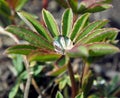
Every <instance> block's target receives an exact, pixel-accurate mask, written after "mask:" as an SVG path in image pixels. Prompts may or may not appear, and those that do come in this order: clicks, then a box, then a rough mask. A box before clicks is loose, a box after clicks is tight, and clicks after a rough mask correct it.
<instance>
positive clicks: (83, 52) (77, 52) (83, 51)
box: [67, 45, 89, 58]
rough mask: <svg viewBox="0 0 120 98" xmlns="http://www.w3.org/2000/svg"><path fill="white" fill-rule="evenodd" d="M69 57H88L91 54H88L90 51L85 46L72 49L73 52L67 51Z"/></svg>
mask: <svg viewBox="0 0 120 98" xmlns="http://www.w3.org/2000/svg"><path fill="white" fill-rule="evenodd" d="M67 55H68V56H69V57H74V58H76V57H88V56H89V53H88V49H87V47H85V46H82V45H80V46H76V47H74V48H72V49H71V50H69V51H67Z"/></svg>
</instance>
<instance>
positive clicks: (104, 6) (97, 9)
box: [85, 4, 112, 13]
mask: <svg viewBox="0 0 120 98" xmlns="http://www.w3.org/2000/svg"><path fill="white" fill-rule="evenodd" d="M111 7H112V5H111V4H94V5H93V6H91V7H89V8H88V9H87V10H85V12H92V13H95V12H100V11H104V10H106V9H109V8H111Z"/></svg>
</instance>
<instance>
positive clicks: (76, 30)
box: [70, 13, 90, 40]
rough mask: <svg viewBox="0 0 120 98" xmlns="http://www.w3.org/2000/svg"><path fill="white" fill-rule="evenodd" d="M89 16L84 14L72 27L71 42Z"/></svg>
mask: <svg viewBox="0 0 120 98" xmlns="http://www.w3.org/2000/svg"><path fill="white" fill-rule="evenodd" d="M89 16H90V14H89V13H86V14H83V15H81V16H80V17H79V18H78V19H77V20H76V22H75V24H74V26H73V30H72V33H71V36H70V38H71V40H73V39H74V38H75V36H77V35H78V34H79V32H80V31H81V30H82V29H83V28H84V27H85V26H86V23H87V21H88V18H89Z"/></svg>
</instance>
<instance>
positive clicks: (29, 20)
mask: <svg viewBox="0 0 120 98" xmlns="http://www.w3.org/2000/svg"><path fill="white" fill-rule="evenodd" d="M21 1H22V0H21ZM17 14H18V15H19V16H20V18H21V19H22V20H23V21H24V22H25V23H26V24H27V25H28V26H29V27H30V28H31V29H32V30H33V31H35V32H38V33H39V34H40V35H41V36H43V37H44V38H45V39H47V40H49V42H52V37H51V36H50V34H49V32H48V31H47V30H46V29H45V27H44V26H42V25H41V24H40V23H39V22H38V21H37V20H36V19H35V18H34V17H33V16H32V15H30V14H28V13H27V12H24V11H21V12H18V13H17Z"/></svg>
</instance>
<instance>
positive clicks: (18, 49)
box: [5, 45, 37, 55]
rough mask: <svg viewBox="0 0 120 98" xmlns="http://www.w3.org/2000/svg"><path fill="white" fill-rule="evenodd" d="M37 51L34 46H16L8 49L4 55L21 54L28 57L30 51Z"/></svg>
mask: <svg viewBox="0 0 120 98" xmlns="http://www.w3.org/2000/svg"><path fill="white" fill-rule="evenodd" d="M35 49H37V47H35V46H31V45H16V46H12V47H10V48H8V49H7V50H6V51H5V53H7V54H11V53H13V54H23V55H28V54H29V53H30V52H31V51H33V50H35Z"/></svg>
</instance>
